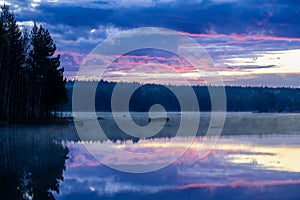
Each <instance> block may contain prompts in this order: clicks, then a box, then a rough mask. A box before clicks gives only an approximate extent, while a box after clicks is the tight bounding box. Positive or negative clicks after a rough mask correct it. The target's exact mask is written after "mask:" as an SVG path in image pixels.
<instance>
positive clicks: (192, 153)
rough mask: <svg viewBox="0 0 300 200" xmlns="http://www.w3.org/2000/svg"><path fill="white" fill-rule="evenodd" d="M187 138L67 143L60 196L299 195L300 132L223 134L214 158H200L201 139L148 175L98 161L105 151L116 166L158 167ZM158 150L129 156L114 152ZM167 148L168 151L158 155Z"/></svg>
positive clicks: (156, 197)
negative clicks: (92, 151)
mask: <svg viewBox="0 0 300 200" xmlns="http://www.w3.org/2000/svg"><path fill="white" fill-rule="evenodd" d="M186 140H187V138H176V142H173V143H172V145H166V144H167V143H168V142H169V139H168V138H158V139H154V140H140V141H139V142H138V143H133V142H126V143H118V144H113V146H111V143H109V142H107V143H100V142H97V141H94V142H91V141H89V142H84V141H81V142H70V141H69V142H66V143H65V144H66V145H67V146H68V147H69V149H70V155H69V156H70V159H69V160H68V161H67V171H66V173H65V179H66V180H65V181H64V182H63V184H62V185H61V191H62V193H61V195H60V196H57V198H58V199H73V198H75V197H76V199H82V198H86V197H87V198H89V199H99V198H104V199H124V198H125V199H131V198H134V199H145V198H146V199H169V198H172V199H199V198H200V197H201V199H247V200H248V199H251V200H252V199H299V198H300V192H299V191H298V190H297V189H296V188H298V187H299V186H300V166H299V162H297V160H298V159H297V155H300V144H299V141H300V136H299V135H267V136H262V135H260V136H258V135H252V136H229V137H222V138H221V139H220V141H219V143H218V144H217V146H216V147H215V148H214V150H213V151H211V152H210V153H209V154H208V156H206V157H205V158H204V159H199V157H198V150H199V148H200V147H201V141H202V140H203V138H201V137H200V138H197V139H196V141H195V143H194V144H193V145H192V146H191V147H190V148H189V150H188V151H186V153H185V154H184V155H183V156H182V157H181V158H180V159H179V160H177V161H176V162H174V163H172V164H171V165H169V166H168V167H166V168H164V169H161V170H158V171H155V172H151V173H146V174H129V173H123V172H119V171H116V170H113V169H111V168H109V167H106V166H105V165H103V164H101V163H100V162H99V161H98V160H96V159H95V158H94V157H93V156H92V155H91V154H90V153H89V152H87V151H86V149H85V146H86V145H90V147H91V148H93V149H94V153H97V154H99V155H100V154H103V156H104V158H105V159H107V160H106V162H109V161H111V162H113V163H114V164H115V165H132V166H139V165H153V164H157V163H161V162H165V161H166V160H167V159H166V158H167V157H170V156H172V154H176V152H177V151H181V150H180V149H181V148H184V147H185V141H186ZM114 148H122V149H124V150H126V151H130V152H139V153H149V152H154V154H151V155H147V154H145V155H144V157H143V156H140V157H130V158H124V157H123V156H122V155H118V154H109V155H108V154H106V152H113V149H114ZM158 148H165V154H155V150H156V149H158Z"/></svg>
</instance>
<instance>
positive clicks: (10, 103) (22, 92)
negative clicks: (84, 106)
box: [0, 5, 67, 123]
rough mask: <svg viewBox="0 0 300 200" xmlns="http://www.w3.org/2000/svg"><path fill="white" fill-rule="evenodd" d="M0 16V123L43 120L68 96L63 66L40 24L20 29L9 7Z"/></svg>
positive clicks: (51, 41)
mask: <svg viewBox="0 0 300 200" xmlns="http://www.w3.org/2000/svg"><path fill="white" fill-rule="evenodd" d="M1 9H2V11H1V17H0V122H2V123H17V122H24V121H30V122H33V121H44V120H48V119H49V118H51V112H52V111H54V110H56V109H57V108H58V107H59V106H60V105H61V104H62V103H64V102H65V101H66V100H67V99H66V98H67V91H66V88H65V83H66V79H65V78H64V77H63V72H64V68H62V67H60V56H59V55H56V54H55V51H56V45H55V43H54V42H53V40H52V38H51V35H50V33H49V31H48V30H47V29H45V28H44V27H43V26H42V25H37V24H36V23H35V24H34V26H33V27H32V29H31V31H27V30H25V29H21V28H20V27H19V26H18V24H17V21H16V18H15V16H14V14H13V13H12V12H11V11H10V9H9V6H6V5H4V6H2V7H1Z"/></svg>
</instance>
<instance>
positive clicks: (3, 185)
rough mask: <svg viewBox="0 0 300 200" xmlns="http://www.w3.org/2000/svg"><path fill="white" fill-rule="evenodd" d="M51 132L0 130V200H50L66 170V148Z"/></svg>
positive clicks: (24, 129) (44, 129)
mask: <svg viewBox="0 0 300 200" xmlns="http://www.w3.org/2000/svg"><path fill="white" fill-rule="evenodd" d="M53 132H54V130H53V129H49V128H45V127H44V128H38V127H32V128H7V129H1V130H0V180H1V181H0V199H3V200H6V199H9V200H14V199H54V195H53V192H56V193H59V185H60V183H61V181H62V180H63V179H64V178H63V171H64V170H65V169H66V166H65V161H66V159H67V158H68V156H67V155H68V152H69V150H68V148H67V147H65V146H63V145H62V143H61V142H57V141H55V140H54V136H55V135H56V134H55V133H53Z"/></svg>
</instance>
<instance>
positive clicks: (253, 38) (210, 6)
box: [0, 0, 300, 87]
mask: <svg viewBox="0 0 300 200" xmlns="http://www.w3.org/2000/svg"><path fill="white" fill-rule="evenodd" d="M3 3H6V4H8V5H10V8H11V10H12V11H13V12H14V13H15V15H16V18H17V20H18V22H19V25H20V26H21V27H22V28H27V29H30V26H32V25H33V22H37V23H41V24H42V25H43V26H44V27H45V28H47V29H49V31H50V33H51V35H52V37H53V39H54V42H55V43H56V45H57V48H58V49H57V53H58V54H60V55H61V66H62V67H64V68H65V75H66V76H67V77H68V78H69V79H73V78H78V76H77V72H78V70H79V68H80V66H81V64H82V63H84V60H85V59H86V58H87V56H88V55H89V54H90V52H91V51H92V50H93V49H94V48H95V47H96V46H97V45H99V44H101V42H103V41H105V40H106V39H108V38H110V37H113V36H116V35H118V34H120V33H122V31H128V30H131V29H134V28H142V27H161V28H167V29H171V30H175V31H178V32H179V33H180V34H183V35H185V36H187V37H191V38H192V39H194V40H195V41H197V42H198V43H199V45H201V46H202V47H203V48H204V49H205V50H206V51H207V53H208V55H209V56H210V57H211V58H212V60H213V62H214V66H210V67H212V68H213V70H214V71H216V72H217V73H218V74H219V75H220V76H221V78H222V80H223V82H224V84H226V85H252V86H260V85H266V86H286V87H299V86H300V62H298V58H299V55H300V21H299V19H300V2H299V1H298V0H266V1H259V0H190V1H183V0H78V1H73V0H22V1H20V0H8V1H7V0H5V1H3V0H0V4H3ZM182 60H183V59H182V58H180V57H178V55H174V54H170V53H166V52H163V51H160V50H155V49H148V50H140V51H135V52H128V53H127V54H126V55H124V56H121V57H120V58H118V59H117V60H116V61H114V63H112V65H111V66H110V67H109V68H108V70H107V71H106V74H105V75H103V77H105V79H108V80H116V81H118V80H122V77H123V75H124V74H129V73H132V71H130V70H132V69H134V68H135V67H137V66H140V67H139V69H140V70H139V71H138V73H136V74H132V75H138V76H140V77H144V79H145V80H148V81H150V82H155V81H157V82H164V83H175V84H176V83H181V77H182V76H183V77H185V78H187V79H188V81H190V82H191V83H193V84H203V79H201V77H200V75H199V74H197V73H196V72H197V71H193V70H192V69H191V67H187V65H188V64H187V63H185V62H184V61H182ZM143 65H146V66H144V67H143ZM149 65H150V67H149ZM152 65H155V66H157V65H160V66H162V67H160V68H159V70H157V68H153V67H151V66H152ZM165 69H167V70H165ZM170 69H171V70H170ZM91 74H93V71H91ZM99 76H101V75H99V74H94V75H93V76H92V77H83V78H84V79H94V78H95V77H99ZM103 77H102V76H101V78H103ZM130 80H135V79H134V77H133V76H130Z"/></svg>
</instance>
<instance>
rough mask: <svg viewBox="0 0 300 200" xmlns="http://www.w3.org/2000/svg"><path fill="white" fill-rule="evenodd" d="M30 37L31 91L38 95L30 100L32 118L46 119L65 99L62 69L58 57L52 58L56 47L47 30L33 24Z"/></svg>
mask: <svg viewBox="0 0 300 200" xmlns="http://www.w3.org/2000/svg"><path fill="white" fill-rule="evenodd" d="M30 37H31V45H32V49H31V51H30V54H29V63H30V66H31V70H32V75H33V76H32V77H31V80H32V84H33V91H35V92H36V93H37V94H38V95H34V96H33V98H32V106H33V109H32V111H33V113H32V117H33V118H39V119H46V118H49V117H50V111H51V110H54V109H56V108H57V106H58V105H59V104H60V103H61V102H62V101H65V100H66V98H67V97H66V96H67V95H66V88H65V82H66V81H65V79H64V78H63V72H64V68H60V56H59V55H58V56H54V54H55V51H56V45H55V44H54V42H53V40H52V38H51V35H50V33H49V31H48V30H47V29H44V28H43V26H42V25H40V26H39V27H38V26H37V25H36V24H34V26H33V28H32V31H31V36H30Z"/></svg>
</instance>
